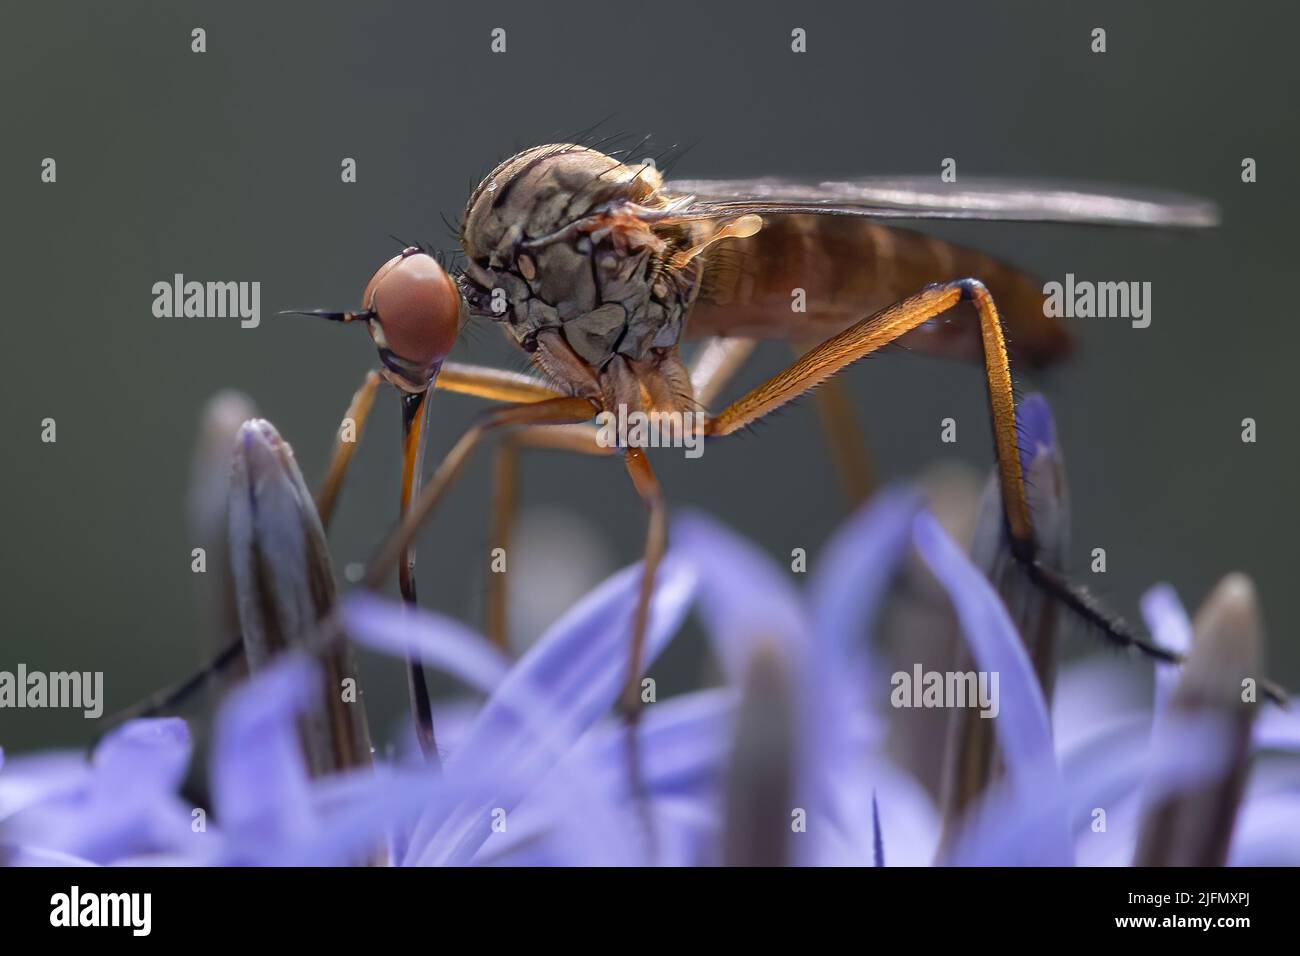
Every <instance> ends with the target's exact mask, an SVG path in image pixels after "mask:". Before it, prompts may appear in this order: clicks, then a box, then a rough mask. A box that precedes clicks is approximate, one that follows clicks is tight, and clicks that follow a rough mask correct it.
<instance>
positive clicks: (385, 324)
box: [362, 248, 460, 369]
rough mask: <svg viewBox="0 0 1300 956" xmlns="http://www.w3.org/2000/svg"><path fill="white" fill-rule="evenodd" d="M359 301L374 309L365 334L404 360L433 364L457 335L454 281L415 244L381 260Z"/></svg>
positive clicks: (416, 364)
mask: <svg viewBox="0 0 1300 956" xmlns="http://www.w3.org/2000/svg"><path fill="white" fill-rule="evenodd" d="M362 301H363V303H364V307H365V308H366V309H367V310H368V311H370V312H371V313H372V314H373V321H372V324H371V330H370V334H371V335H372V336H373V337H374V338H375V342H376V344H377V345H379V347H380V348H384V349H387V350H388V351H390V352H392V353H393V355H394V356H396V357H397V358H399V359H401V361H402V362H403V363H407V364H409V365H411V366H413V367H415V368H420V369H426V368H428V369H431V368H434V367H435V366H437V365H439V364H441V362H442V360H443V359H445V358H446V357H447V354H448V353H449V352H450V351H451V347H452V345H453V343H454V342H455V341H456V333H457V332H458V331H459V328H460V295H459V294H458V293H457V291H456V285H455V283H454V282H452V281H451V277H450V276H448V275H447V273H446V272H444V271H443V268H442V266H440V265H439V264H438V261H437V260H436V259H434V258H433V256H431V255H429V254H428V253H426V252H423V251H421V250H419V249H415V248H410V249H405V250H403V251H402V253H401V255H398V256H394V257H393V258H392V259H389V260H388V261H387V262H386V263H384V264H383V266H381V267H380V269H379V271H378V272H376V273H375V275H374V277H373V278H372V279H371V280H370V282H369V283H368V284H367V285H366V291H365V296H364V298H363V300H362ZM376 322H377V323H378V325H379V329H378V331H377V330H376V329H375V327H374V323H376Z"/></svg>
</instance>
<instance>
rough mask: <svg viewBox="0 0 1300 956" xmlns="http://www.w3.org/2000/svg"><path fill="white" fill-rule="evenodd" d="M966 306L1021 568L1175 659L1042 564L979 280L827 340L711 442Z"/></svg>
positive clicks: (1002, 344) (933, 291)
mask: <svg viewBox="0 0 1300 956" xmlns="http://www.w3.org/2000/svg"><path fill="white" fill-rule="evenodd" d="M963 301H969V302H971V303H973V304H974V306H975V310H976V313H977V315H978V316H979V323H980V335H981V339H982V342H983V348H984V370H985V375H986V377H987V379H988V393H989V409H990V411H991V412H992V419H993V438H994V447H995V449H996V452H997V466H998V478H999V483H1000V485H1001V489H1002V509H1003V516H1004V519H1005V522H1006V529H1007V535H1008V537H1009V539H1010V545H1011V553H1012V554H1013V555H1014V556H1015V557H1016V559H1017V560H1018V561H1020V562H1021V563H1022V564H1023V565H1024V567H1025V568H1026V570H1027V571H1028V573H1029V575H1030V577H1031V579H1032V580H1033V581H1034V583H1035V584H1036V585H1037V586H1039V587H1040V588H1042V589H1043V591H1044V592H1045V593H1047V594H1049V595H1051V596H1053V597H1055V598H1056V599H1058V600H1060V601H1062V602H1063V603H1064V604H1066V605H1067V606H1068V607H1070V608H1071V609H1072V610H1074V611H1075V612H1076V613H1077V614H1079V615H1080V616H1081V617H1083V618H1084V619H1085V620H1087V621H1089V622H1090V623H1092V624H1094V625H1096V626H1097V627H1098V628H1100V629H1101V631H1102V633H1103V634H1105V635H1106V636H1107V637H1108V638H1109V639H1110V640H1112V641H1114V642H1115V643H1117V644H1120V645H1122V646H1125V647H1135V648H1137V649H1138V650H1140V651H1142V652H1143V653H1145V654H1147V655H1148V656H1150V657H1153V658H1156V659H1160V660H1166V661H1177V660H1178V656H1177V655H1175V654H1173V653H1171V652H1170V651H1168V650H1166V649H1165V648H1162V647H1159V646H1158V645H1156V644H1153V643H1152V642H1151V641H1150V640H1149V639H1147V638H1146V637H1143V636H1142V635H1140V634H1138V633H1136V632H1135V631H1134V630H1133V629H1132V628H1130V627H1129V625H1128V624H1126V623H1125V622H1124V621H1122V620H1120V619H1118V618H1116V617H1114V616H1112V615H1111V614H1110V613H1109V612H1107V611H1106V610H1105V609H1104V608H1102V607H1101V606H1100V605H1099V604H1098V603H1097V602H1096V601H1095V600H1094V599H1093V598H1092V597H1091V595H1089V594H1088V593H1087V592H1086V591H1084V590H1082V589H1081V588H1078V587H1076V586H1074V585H1072V584H1070V582H1068V581H1066V580H1065V579H1064V578H1063V577H1061V575H1060V574H1059V573H1058V572H1056V571H1054V570H1052V569H1051V568H1050V567H1048V566H1047V565H1045V564H1043V563H1042V562H1040V561H1039V560H1038V548H1037V543H1036V541H1035V539H1034V529H1033V523H1032V521H1031V520H1030V516H1029V504H1028V501H1027V499H1026V497H1025V484H1024V476H1023V475H1022V474H1021V470H1020V454H1019V450H1018V447H1017V442H1016V411H1015V400H1014V397H1013V394H1012V384H1011V365H1010V362H1009V361H1008V358H1007V346H1006V341H1005V338H1004V337H1003V333H1002V321H1001V319H1000V318H999V316H998V310H997V306H996V305H995V304H994V302H993V297H992V296H991V295H989V291H988V289H986V288H985V287H984V284H983V283H982V282H980V281H979V280H978V279H956V280H953V281H951V282H942V283H936V284H935V285H930V286H926V288H924V289H922V290H921V291H920V292H918V293H917V294H916V295H913V296H910V297H908V298H906V299H904V300H902V301H901V302H898V303H896V304H894V305H892V306H890V307H889V308H887V309H884V310H883V311H881V312H877V313H876V314H875V315H873V316H870V317H868V318H866V319H863V320H862V321H861V322H858V323H857V324H855V325H852V326H850V327H849V328H847V329H845V330H844V331H843V332H840V333H839V334H838V335H835V336H833V337H831V338H829V339H827V340H826V341H825V342H823V343H822V344H821V345H819V346H817V347H816V348H815V349H813V350H812V351H810V352H808V353H807V354H806V355H804V356H803V357H802V358H801V359H799V360H798V361H797V362H795V363H794V364H793V365H791V366H790V367H789V368H787V369H786V370H785V371H783V372H780V373H779V374H777V375H775V376H774V377H772V378H771V379H769V380H768V381H766V382H764V383H763V384H762V385H759V386H758V387H757V388H755V389H753V390H752V391H750V392H749V394H747V395H745V396H744V397H743V398H741V399H739V400H738V401H736V402H734V403H732V404H731V405H729V406H728V407H727V408H725V409H723V411H722V412H720V413H719V414H718V415H716V416H714V417H713V418H712V419H711V420H710V421H709V423H708V425H707V426H706V428H705V434H706V435H709V436H712V437H722V436H725V435H731V434H734V433H735V432H737V431H739V430H740V429H742V428H744V427H745V426H747V425H750V424H752V423H753V422H756V421H758V420H759V419H760V418H762V417H763V416H765V415H767V414H769V413H770V412H772V411H774V410H776V409H778V408H780V407H781V406H782V405H785V404H786V403H787V402H790V401H792V400H793V399H795V398H798V397H799V396H801V395H803V394H805V393H806V392H808V391H810V390H811V389H813V388H815V387H816V386H818V385H820V384H821V383H823V382H825V381H826V380H827V379H829V378H830V377H831V376H832V375H835V374H836V373H837V372H839V371H840V370H842V369H844V368H846V367H847V366H849V365H851V364H853V363H854V362H856V361H858V360H859V359H861V358H864V357H865V356H867V355H870V354H871V353H872V352H875V351H876V350H877V349H880V348H882V347H884V346H885V345H888V344H889V343H890V342H893V341H894V340H895V339H897V338H899V337H900V336H902V335H905V334H906V333H908V332H910V331H911V330H912V329H915V328H916V327H917V326H920V325H922V324H924V323H925V322H927V321H929V320H930V319H932V318H934V317H935V316H937V315H940V314H942V313H944V312H946V311H948V310H949V309H951V308H953V306H955V305H957V304H958V303H960V302H963Z"/></svg>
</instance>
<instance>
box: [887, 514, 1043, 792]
mask: <svg viewBox="0 0 1300 956" xmlns="http://www.w3.org/2000/svg"><path fill="white" fill-rule="evenodd" d="M913 540H914V542H915V543H916V548H917V550H918V551H919V552H920V554H921V557H922V558H924V559H925V563H926V564H927V565H928V566H929V568H930V570H931V571H932V572H934V576H935V577H936V578H938V579H939V582H940V583H941V584H942V585H943V586H944V589H945V590H946V591H947V592H948V596H949V598H950V599H951V600H952V602H953V607H954V609H955V610H956V612H957V617H958V619H959V620H960V621H961V625H962V633H963V635H964V636H965V638H966V643H967V645H968V646H969V648H970V651H971V655H972V656H973V658H974V659H975V662H976V664H977V665H978V666H979V668H980V669H981V670H983V671H985V672H987V673H989V674H997V675H999V677H998V680H999V684H1000V687H999V697H1000V703H999V713H998V716H997V717H995V718H993V720H994V721H995V723H994V726H995V728H996V729H997V733H998V742H999V743H1000V744H1001V745H1002V751H1003V757H1004V759H1005V760H1006V764H1007V770H1008V772H1010V773H1011V774H1012V776H1024V777H1026V778H1028V777H1030V776H1031V775H1033V774H1034V773H1036V772H1039V771H1041V770H1042V769H1043V768H1047V767H1052V766H1054V765H1055V758H1054V756H1053V751H1052V731H1051V727H1050V726H1049V724H1048V721H1047V705H1046V703H1045V702H1044V700H1043V692H1042V689H1041V688H1040V687H1039V686H1038V679H1037V677H1035V676H1034V668H1033V665H1032V664H1030V662H1029V655H1028V654H1027V653H1026V651H1025V646H1024V645H1023V644H1022V643H1021V642H1020V636H1019V635H1018V634H1017V633H1016V629H1015V626H1014V625H1013V624H1012V623H1011V618H1010V617H1009V616H1008V615H1007V611H1006V608H1005V607H1004V606H1003V605H1002V602H1001V601H1000V600H999V599H998V596H997V594H996V593H995V592H994V590H993V588H992V587H991V586H990V585H989V583H988V581H987V580H985V578H984V576H983V575H981V574H980V573H979V571H978V570H976V568H975V566H974V565H973V564H971V563H970V560H969V559H968V558H967V557H966V556H965V555H964V554H962V552H961V549H960V548H958V547H957V545H955V544H954V543H953V542H952V540H951V539H950V538H949V537H948V535H947V534H946V533H945V532H944V530H943V528H942V527H940V525H939V523H938V522H937V521H935V519H934V518H933V517H932V516H931V515H930V514H929V513H927V512H922V513H921V514H919V515H917V516H916V519H915V521H914V523H913Z"/></svg>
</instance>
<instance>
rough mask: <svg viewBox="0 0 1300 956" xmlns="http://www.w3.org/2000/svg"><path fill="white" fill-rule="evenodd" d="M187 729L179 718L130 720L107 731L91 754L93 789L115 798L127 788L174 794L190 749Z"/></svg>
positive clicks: (182, 776)
mask: <svg viewBox="0 0 1300 956" xmlns="http://www.w3.org/2000/svg"><path fill="white" fill-rule="evenodd" d="M192 749H193V748H192V745H191V743H190V729H189V727H188V726H187V725H186V723H185V721H183V720H181V719H180V718H179V717H162V718H156V719H152V720H132V721H130V722H128V723H125V724H123V725H122V726H121V727H118V728H116V729H115V730H113V731H111V732H110V733H109V734H108V735H107V736H106V737H105V738H104V739H103V740H101V741H100V743H99V746H98V747H96V748H95V753H94V755H93V756H92V757H91V764H92V765H93V766H94V768H95V771H94V774H93V781H94V787H95V790H96V791H97V792H99V793H102V794H103V795H104V796H106V797H108V798H110V799H116V798H117V797H119V796H120V794H122V793H123V792H127V791H129V790H140V789H146V790H152V791H155V792H158V793H174V792H175V791H176V788H177V787H179V786H180V783H181V781H182V780H183V779H184V777H185V770H186V768H187V767H188V766H189V763H190V753H191V751H192Z"/></svg>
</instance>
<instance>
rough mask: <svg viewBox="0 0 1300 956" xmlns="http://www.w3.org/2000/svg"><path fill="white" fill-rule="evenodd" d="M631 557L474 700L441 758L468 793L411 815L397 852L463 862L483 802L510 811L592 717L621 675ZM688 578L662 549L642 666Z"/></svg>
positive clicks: (472, 847) (487, 828)
mask: <svg viewBox="0 0 1300 956" xmlns="http://www.w3.org/2000/svg"><path fill="white" fill-rule="evenodd" d="M640 576H641V567H640V565H635V566H633V567H631V568H627V569H626V570H624V571H621V572H619V573H618V574H616V575H614V577H612V578H610V579H609V580H608V581H606V582H605V583H604V584H603V585H601V586H600V587H599V588H597V589H596V590H595V591H594V592H592V593H591V594H590V595H588V596H587V597H586V598H585V599H584V600H583V601H582V602H580V603H579V604H578V605H577V606H576V607H574V608H573V609H572V610H571V611H569V613H567V614H566V615H565V616H564V617H563V618H561V619H560V620H559V621H558V622H556V623H555V624H554V625H553V626H552V627H551V628H550V629H549V630H547V632H546V633H545V634H543V635H542V637H541V638H539V639H538V641H537V642H536V643H535V644H534V645H533V646H532V647H531V648H529V650H528V651H527V653H525V654H524V656H523V657H522V658H521V659H520V660H519V662H518V663H517V664H516V665H515V666H514V667H513V668H512V669H511V671H510V673H509V674H508V675H507V676H506V678H505V679H504V680H503V681H501V683H500V684H499V685H498V686H497V689H496V691H495V692H494V693H493V694H492V696H491V697H490V698H489V699H488V701H487V702H486V703H485V704H484V705H483V709H482V710H481V711H480V712H479V716H478V719H477V720H476V721H475V722H474V726H473V727H471V728H470V731H469V733H468V734H467V735H466V739H465V740H464V742H463V743H462V745H461V748H460V750H459V751H458V752H457V753H455V754H452V755H451V757H450V758H449V759H448V761H447V763H446V771H447V775H448V776H449V777H451V776H453V775H456V776H459V777H460V778H461V779H460V781H458V785H460V786H463V787H465V788H466V789H467V790H468V791H469V795H468V796H467V798H466V799H465V800H463V801H462V802H461V804H460V805H459V806H458V807H457V808H456V809H455V811H454V812H452V813H451V814H449V815H448V814H446V813H444V812H443V811H442V808H440V807H439V808H434V810H432V811H431V812H430V813H429V814H426V817H425V818H424V819H423V820H421V823H420V825H419V827H418V828H417V831H416V833H415V834H414V835H413V836H412V839H411V848H410V850H409V851H408V854H407V859H408V861H409V860H412V859H418V860H419V861H420V862H422V863H441V862H447V863H466V862H468V861H469V860H470V859H471V858H472V857H473V855H474V853H475V852H476V851H477V849H478V848H479V847H480V846H481V845H482V844H483V842H484V840H486V839H487V838H488V837H489V836H490V835H491V833H492V829H491V823H492V820H491V811H492V810H493V809H495V808H500V809H503V810H506V811H507V812H509V811H511V810H513V809H514V807H516V806H517V805H518V803H519V801H520V799H522V797H523V796H524V795H525V794H527V793H528V792H529V791H530V790H531V789H532V788H533V787H534V786H536V784H537V781H538V780H539V779H540V778H541V777H542V776H543V774H544V773H545V772H546V770H547V769H549V768H550V767H551V766H553V765H554V764H555V762H556V761H557V760H558V759H559V757H560V756H561V755H563V753H565V752H566V751H567V750H568V749H569V748H571V747H572V746H573V744H574V743H575V742H576V741H577V739H578V737H579V736H580V735H581V734H582V733H583V732H584V731H585V730H586V729H587V728H588V727H590V726H591V725H592V724H593V723H594V722H595V721H596V720H597V719H599V718H600V717H601V716H602V715H603V714H605V713H606V712H608V711H609V709H610V707H611V706H612V705H613V703H614V701H615V699H616V698H617V697H618V694H619V691H620V690H621V689H622V685H623V681H624V679H625V677H626V670H627V654H628V649H629V645H630V642H631V623H632V614H633V612H634V609H635V606H636V594H637V591H638V589H639V585H640ZM694 589H695V578H694V575H693V574H692V573H691V571H690V569H689V568H688V567H687V566H686V565H685V564H684V563H683V562H681V561H680V560H676V559H674V558H673V556H672V555H669V556H668V557H667V558H665V560H664V561H663V563H662V564H661V565H660V568H659V573H658V576H657V580H656V586H655V590H654V597H653V599H652V601H651V607H650V611H651V613H650V626H649V628H648V630H647V633H646V646H645V654H644V660H643V661H642V668H643V670H644V668H646V667H648V666H649V664H650V663H651V662H653V661H654V659H655V658H656V657H657V656H658V655H659V653H660V651H662V650H663V648H664V647H665V646H666V645H667V643H668V641H669V640H670V639H671V637H672V635H673V634H674V633H675V632H676V630H677V628H678V626H679V625H680V623H681V620H682V618H683V617H684V616H685V614H686V610H687V608H688V606H689V604H690V600H691V597H692V596H693V593H694Z"/></svg>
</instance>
